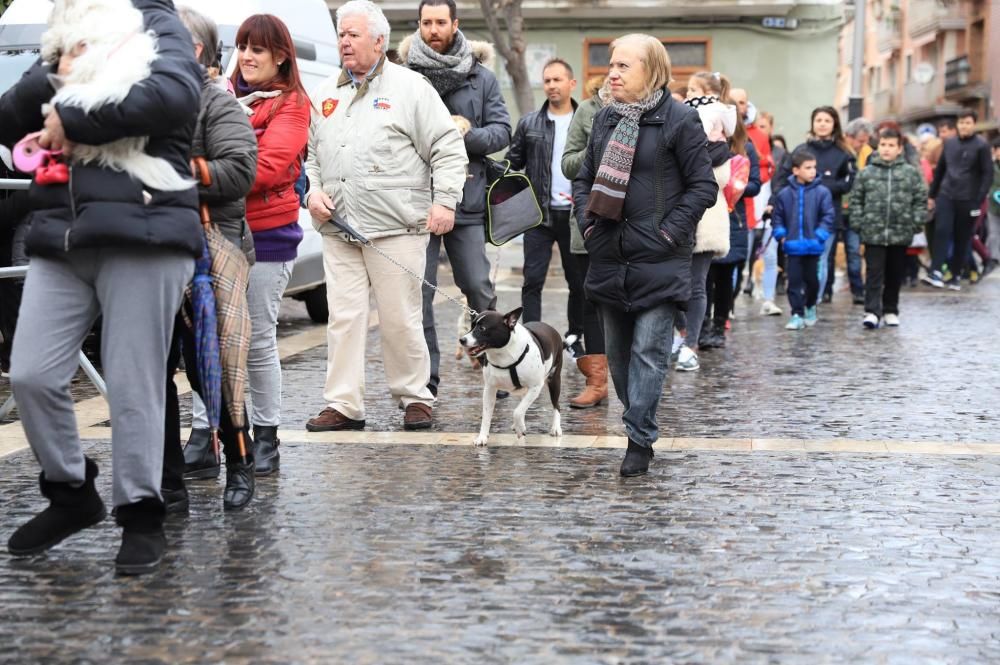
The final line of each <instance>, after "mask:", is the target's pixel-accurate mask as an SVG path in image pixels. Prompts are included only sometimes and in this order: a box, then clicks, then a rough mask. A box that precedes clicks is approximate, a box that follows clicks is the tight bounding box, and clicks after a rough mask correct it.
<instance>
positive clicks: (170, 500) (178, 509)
mask: <svg viewBox="0 0 1000 665" xmlns="http://www.w3.org/2000/svg"><path fill="white" fill-rule="evenodd" d="M160 494H161V495H162V496H163V504H164V506H165V509H166V512H167V514H168V515H184V514H187V512H188V508H189V507H190V500H189V499H188V491H187V488H186V487H181V488H179V489H167V488H166V487H163V488H160Z"/></svg>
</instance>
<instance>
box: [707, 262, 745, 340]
mask: <svg viewBox="0 0 1000 665" xmlns="http://www.w3.org/2000/svg"><path fill="white" fill-rule="evenodd" d="M737 265H738V264H736V263H713V264H712V266H711V267H710V268H709V269H708V287H707V289H708V294H709V296H708V297H709V302H711V303H712V322H713V323H714V324H715V326H716V327H722V326H725V325H726V321H728V320H729V311H730V309H731V308H732V306H733V276H734V274H735V272H736V266H737Z"/></svg>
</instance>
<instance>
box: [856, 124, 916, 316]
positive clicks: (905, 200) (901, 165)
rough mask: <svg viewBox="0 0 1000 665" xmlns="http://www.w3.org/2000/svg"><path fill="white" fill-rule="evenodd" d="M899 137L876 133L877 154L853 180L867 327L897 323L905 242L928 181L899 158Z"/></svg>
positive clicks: (908, 240)
mask: <svg viewBox="0 0 1000 665" xmlns="http://www.w3.org/2000/svg"><path fill="white" fill-rule="evenodd" d="M902 154H903V139H902V137H901V136H900V134H899V132H898V131H896V130H894V129H884V130H882V132H881V133H880V134H879V141H878V155H877V156H873V157H872V158H870V159H869V161H868V165H867V166H866V167H865V169H864V170H863V171H862V172H861V174H860V175H859V176H858V177H857V179H856V180H855V182H854V188H853V189H852V190H851V203H850V219H851V226H852V227H853V228H854V229H855V230H856V231H857V232H858V233H859V234H860V235H861V241H862V242H863V243H864V244H865V317H864V320H863V321H862V323H863V325H864V326H865V327H866V328H878V327H879V324H880V323H883V322H884V324H885V325H887V326H898V325H899V287H900V285H901V284H902V283H903V279H904V276H905V273H906V248H907V247H908V246H909V245H910V243H911V242H912V241H913V235H914V234H915V233H917V232H918V231H920V230H921V228H922V227H923V222H924V214H925V212H926V210H927V186H926V184H925V183H924V179H923V177H922V176H921V175H920V172H919V171H918V170H917V169H916V168H915V167H914V166H911V165H910V164H908V163H907V162H906V160H905V159H903V158H902Z"/></svg>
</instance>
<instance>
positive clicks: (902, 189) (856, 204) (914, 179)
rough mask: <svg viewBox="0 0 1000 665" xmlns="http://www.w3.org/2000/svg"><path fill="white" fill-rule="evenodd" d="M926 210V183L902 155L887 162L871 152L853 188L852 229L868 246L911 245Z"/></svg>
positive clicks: (920, 226)
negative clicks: (866, 164)
mask: <svg viewBox="0 0 1000 665" xmlns="http://www.w3.org/2000/svg"><path fill="white" fill-rule="evenodd" d="M926 211H927V185H926V184H925V183H924V179H923V177H922V176H921V175H920V171H918V170H917V169H916V168H915V167H913V166H911V165H910V164H908V163H907V162H906V160H905V159H903V157H902V156H900V157H898V158H897V159H896V160H895V161H893V162H885V161H883V160H882V158H881V157H879V156H878V155H877V154H876V155H872V156H871V158H869V160H868V166H867V167H866V168H865V170H864V171H862V172H861V173H860V174H858V176H857V178H856V179H855V181H854V188H853V189H851V203H850V216H851V228H852V229H854V230H855V231H857V232H858V233H859V234H860V235H861V241H862V242H864V243H865V244H866V245H904V246H909V245H910V243H911V242H912V241H913V235H914V234H915V233H917V232H919V231H921V230H922V229H923V225H924V215H925V213H926Z"/></svg>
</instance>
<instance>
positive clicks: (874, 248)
mask: <svg viewBox="0 0 1000 665" xmlns="http://www.w3.org/2000/svg"><path fill="white" fill-rule="evenodd" d="M905 273H906V247H902V246H886V245H865V311H866V312H870V313H872V314H874V315H875V316H877V317H878V318H880V319H881V318H882V316H883V315H884V314H899V287H900V286H902V284H903V276H904V275H905Z"/></svg>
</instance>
